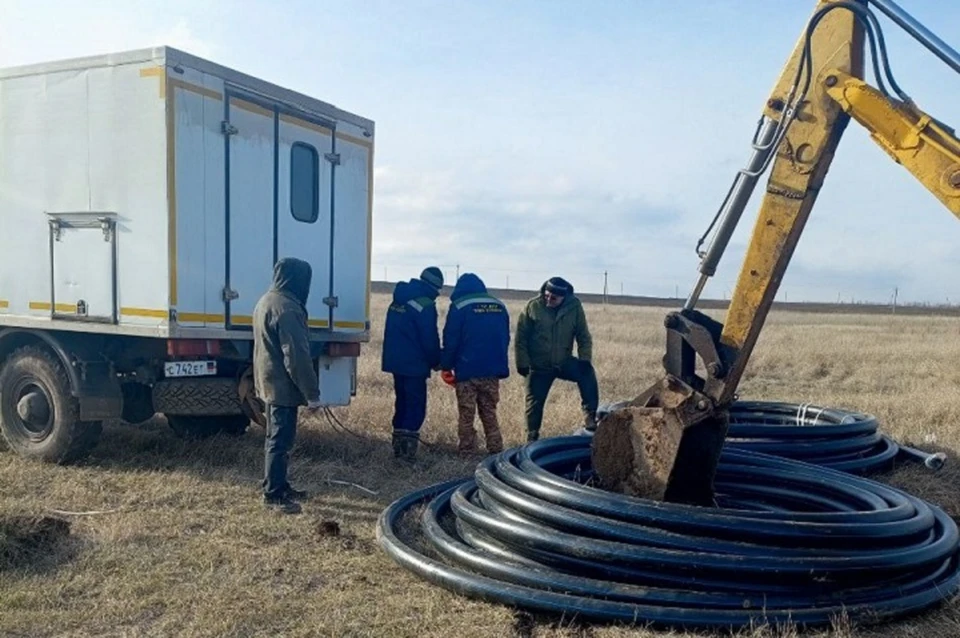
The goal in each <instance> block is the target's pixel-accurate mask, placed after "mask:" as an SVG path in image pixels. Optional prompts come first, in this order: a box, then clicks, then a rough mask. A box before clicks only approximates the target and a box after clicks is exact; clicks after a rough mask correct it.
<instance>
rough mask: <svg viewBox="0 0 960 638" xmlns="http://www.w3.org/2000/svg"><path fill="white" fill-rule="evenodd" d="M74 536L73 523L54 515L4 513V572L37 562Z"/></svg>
mask: <svg viewBox="0 0 960 638" xmlns="http://www.w3.org/2000/svg"><path fill="white" fill-rule="evenodd" d="M69 536H70V523H68V522H67V521H65V520H63V519H59V518H53V517H50V516H0V571H4V570H8V569H17V568H21V567H27V566H29V565H32V564H33V563H35V562H37V561H38V559H40V558H41V557H43V556H45V555H47V554H48V553H49V552H51V551H52V550H53V549H55V548H56V547H58V546H60V545H61V544H63V543H64V542H65V541H66V539H67V538H68V537H69Z"/></svg>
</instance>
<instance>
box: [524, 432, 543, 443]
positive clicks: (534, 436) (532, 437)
mask: <svg viewBox="0 0 960 638" xmlns="http://www.w3.org/2000/svg"><path fill="white" fill-rule="evenodd" d="M539 440H540V430H527V443H533V442H534V441H539Z"/></svg>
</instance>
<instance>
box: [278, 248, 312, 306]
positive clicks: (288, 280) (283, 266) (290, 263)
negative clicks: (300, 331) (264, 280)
mask: <svg viewBox="0 0 960 638" xmlns="http://www.w3.org/2000/svg"><path fill="white" fill-rule="evenodd" d="M312 279H313V268H311V267H310V264H308V263H307V262H305V261H303V260H302V259H297V258H295V257H284V258H283V259H281V260H280V261H278V262H277V263H276V265H275V266H274V267H273V284H272V285H271V286H270V287H271V289H273V290H275V291H277V292H281V293H287V294H289V295H291V296H292V297H293V298H294V299H296V300H297V301H299V302H300V303H301V304H303V305H304V306H306V305H307V297H309V296H310V281H311V280H312Z"/></svg>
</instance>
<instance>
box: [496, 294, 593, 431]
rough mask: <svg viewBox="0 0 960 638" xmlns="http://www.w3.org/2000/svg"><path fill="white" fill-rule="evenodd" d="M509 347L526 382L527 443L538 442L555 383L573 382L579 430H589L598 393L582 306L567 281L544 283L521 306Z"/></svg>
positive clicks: (585, 318)
mask: <svg viewBox="0 0 960 638" xmlns="http://www.w3.org/2000/svg"><path fill="white" fill-rule="evenodd" d="M574 341H576V342H577V356H576V357H574V356H573V342H574ZM514 343H515V346H514V347H515V355H516V363H517V373H519V374H520V375H521V376H523V377H525V381H526V390H527V399H526V413H527V441H536V440H537V439H539V438H540V424H541V422H542V421H543V406H544V404H545V403H546V402H547V395H548V394H549V393H550V387H551V386H552V385H553V382H554V381H555V380H556V379H562V380H563V381H573V382H575V383H576V384H577V387H578V388H579V389H580V406H581V408H582V409H583V416H584V426H585V427H586V428H587V429H588V430H593V429H595V428H596V415H597V403H598V401H599V394H600V393H599V390H598V389H597V374H596V372H595V371H594V369H593V363H592V362H591V358H592V355H593V339H592V338H591V336H590V330H589V328H588V327H587V316H586V314H584V312H583V305H582V304H581V303H580V300H579V299H577V298H576V297H575V296H574V294H573V286H572V285H571V284H570V282H568V281H567V280H565V279H563V278H562V277H552V278H550V279H548V280H547V281H546V282H544V284H543V286H541V287H540V295H539V296H537V297H534V298H533V299H531V300H530V301H529V302H527V306H526V308H524V310H523V312H521V313H520V318H519V319H518V320H517V337H516V340H515V342H514Z"/></svg>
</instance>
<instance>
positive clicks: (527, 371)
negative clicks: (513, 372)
mask: <svg viewBox="0 0 960 638" xmlns="http://www.w3.org/2000/svg"><path fill="white" fill-rule="evenodd" d="M517 374H519V375H520V376H521V377H525V376H527V375H528V374H530V368H528V367H527V366H523V367H522V368H517Z"/></svg>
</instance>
